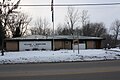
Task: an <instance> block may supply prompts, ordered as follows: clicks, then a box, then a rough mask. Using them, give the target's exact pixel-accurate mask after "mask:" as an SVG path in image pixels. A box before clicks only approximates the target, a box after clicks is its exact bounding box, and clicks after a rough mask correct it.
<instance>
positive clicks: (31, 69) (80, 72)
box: [0, 60, 120, 80]
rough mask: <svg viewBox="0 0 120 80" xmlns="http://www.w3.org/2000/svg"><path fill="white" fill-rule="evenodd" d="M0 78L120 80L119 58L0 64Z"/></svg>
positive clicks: (20, 79) (18, 79) (0, 79)
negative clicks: (70, 61) (95, 60)
mask: <svg viewBox="0 0 120 80" xmlns="http://www.w3.org/2000/svg"><path fill="white" fill-rule="evenodd" d="M0 80H120V60H115V61H98V62H72V63H41V64H7V65H0Z"/></svg>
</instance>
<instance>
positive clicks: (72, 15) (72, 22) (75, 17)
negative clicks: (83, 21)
mask: <svg viewBox="0 0 120 80" xmlns="http://www.w3.org/2000/svg"><path fill="white" fill-rule="evenodd" d="M79 22H80V12H79V11H78V9H75V8H73V7H68V10H67V15H66V24H67V25H68V27H70V30H71V34H72V35H73V29H74V28H75V27H77V26H78V23H79Z"/></svg>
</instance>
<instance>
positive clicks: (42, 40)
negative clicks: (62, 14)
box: [5, 35, 103, 51]
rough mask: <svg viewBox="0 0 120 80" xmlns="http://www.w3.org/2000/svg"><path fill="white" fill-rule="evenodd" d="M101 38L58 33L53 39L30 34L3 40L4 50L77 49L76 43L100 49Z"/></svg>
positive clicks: (81, 47)
mask: <svg viewBox="0 0 120 80" xmlns="http://www.w3.org/2000/svg"><path fill="white" fill-rule="evenodd" d="M102 40H103V38H100V37H87V36H71V35H58V36H54V39H53V36H42V35H31V36H26V37H18V38H11V39H6V40H5V42H6V51H29V50H53V48H54V49H55V50H59V49H73V48H74V49H77V48H78V43H79V48H80V49H100V48H101V41H102ZM73 43H74V45H73ZM53 45H54V46H53Z"/></svg>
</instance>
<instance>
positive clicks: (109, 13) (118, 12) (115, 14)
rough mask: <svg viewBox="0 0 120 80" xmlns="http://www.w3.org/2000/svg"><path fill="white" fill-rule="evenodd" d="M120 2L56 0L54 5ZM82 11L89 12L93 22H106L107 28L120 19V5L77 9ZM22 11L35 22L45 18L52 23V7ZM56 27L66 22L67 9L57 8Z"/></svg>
mask: <svg viewBox="0 0 120 80" xmlns="http://www.w3.org/2000/svg"><path fill="white" fill-rule="evenodd" d="M107 2H120V0H54V4H63V3H64V4H69V3H72V4H73V3H80V4H81V3H107ZM21 4H23V5H24V4H51V0H21ZM76 8H78V9H79V10H80V11H82V10H88V14H89V15H90V21H91V22H104V23H105V24H106V27H109V26H110V24H111V23H112V22H113V21H114V20H115V19H120V5H114V6H86V7H76ZM21 10H22V11H24V12H25V13H27V14H29V15H30V16H32V17H33V20H35V19H36V18H38V17H43V18H44V17H45V18H47V19H48V20H49V21H50V22H52V21H51V7H34V6H33V7H22V8H21ZM54 10H55V25H57V24H58V23H62V22H63V21H64V20H65V15H66V10H67V7H55V8H54Z"/></svg>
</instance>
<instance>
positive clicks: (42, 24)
mask: <svg viewBox="0 0 120 80" xmlns="http://www.w3.org/2000/svg"><path fill="white" fill-rule="evenodd" d="M34 26H35V27H32V28H31V29H30V30H31V34H32V35H34V34H35V35H48V34H51V29H50V28H49V27H50V23H49V22H48V21H47V19H46V18H44V19H42V18H41V17H40V18H39V19H37V21H36V22H35V25H34Z"/></svg>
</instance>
